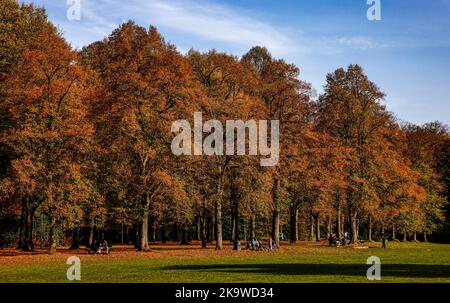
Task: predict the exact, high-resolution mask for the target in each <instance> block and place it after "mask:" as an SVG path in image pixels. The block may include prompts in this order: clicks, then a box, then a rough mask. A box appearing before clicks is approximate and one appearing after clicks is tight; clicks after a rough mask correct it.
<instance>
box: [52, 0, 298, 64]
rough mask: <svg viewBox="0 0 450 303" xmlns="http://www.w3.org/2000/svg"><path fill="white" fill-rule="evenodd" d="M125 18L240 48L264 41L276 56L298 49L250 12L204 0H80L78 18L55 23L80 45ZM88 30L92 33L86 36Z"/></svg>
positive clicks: (283, 33)
mask: <svg viewBox="0 0 450 303" xmlns="http://www.w3.org/2000/svg"><path fill="white" fill-rule="evenodd" d="M125 19H131V20H134V21H136V22H137V23H139V24H141V25H145V26H148V25H149V24H151V25H154V26H156V27H158V28H165V29H167V30H170V31H175V32H179V33H183V34H185V35H186V34H187V35H190V36H192V37H197V39H203V40H207V41H216V42H220V43H224V44H226V45H229V46H231V47H235V48H240V49H243V48H250V47H251V46H254V45H264V46H266V47H267V48H269V50H270V51H271V52H273V53H274V54H275V55H277V56H282V55H284V54H286V53H289V52H294V51H298V50H299V49H297V48H296V47H295V46H294V45H292V43H291V41H290V40H291V38H290V37H289V35H288V34H287V33H285V32H284V31H282V30H279V29H277V28H275V27H274V26H272V25H270V24H269V23H267V22H264V21H261V20H258V19H257V18H255V17H254V16H252V14H251V12H249V11H244V10H242V9H238V8H235V7H231V6H226V5H222V4H216V3H208V2H204V1H193V0H187V1H178V0H175V1H170V2H169V1H163V0H148V1H138V0H128V1H120V0H82V20H81V22H69V21H67V20H64V19H59V20H61V21H60V22H57V23H58V24H59V25H60V26H61V27H62V28H63V30H64V31H65V32H66V33H67V34H69V35H70V36H72V37H69V40H71V38H72V41H73V40H76V41H73V43H74V44H75V45H76V46H78V47H80V46H82V45H83V44H86V42H87V41H89V40H90V41H89V42H92V41H95V40H98V39H101V38H103V37H104V36H106V35H108V34H109V33H110V32H111V31H112V30H113V29H114V28H115V27H117V25H118V24H120V23H122V22H123V20H125ZM76 31H78V34H76V33H75V32H76ZM81 33H82V34H81ZM89 33H90V34H91V37H86V34H89ZM81 35H82V37H81ZM75 36H76V39H73V37H75ZM83 37H85V38H83ZM168 38H170V37H168ZM89 42H88V43H89ZM80 44H81V45H80ZM193 46H195V43H194V45H193Z"/></svg>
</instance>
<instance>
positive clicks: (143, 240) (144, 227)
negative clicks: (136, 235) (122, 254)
mask: <svg viewBox="0 0 450 303" xmlns="http://www.w3.org/2000/svg"><path fill="white" fill-rule="evenodd" d="M148 215H149V211H148V210H144V215H143V218H142V222H141V233H140V242H139V250H140V251H142V250H148V249H149V246H148Z"/></svg>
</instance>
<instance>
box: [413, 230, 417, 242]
mask: <svg viewBox="0 0 450 303" xmlns="http://www.w3.org/2000/svg"><path fill="white" fill-rule="evenodd" d="M413 237H414V242H417V232H414V234H413Z"/></svg>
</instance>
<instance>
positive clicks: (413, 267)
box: [161, 263, 450, 278]
mask: <svg viewBox="0 0 450 303" xmlns="http://www.w3.org/2000/svg"><path fill="white" fill-rule="evenodd" d="M369 267H370V265H364V264H363V265H362V264H298V263H297V264H229V265H227V264H220V265H174V266H166V267H162V268H161V269H162V270H180V271H189V270H193V271H209V272H221V273H224V272H228V273H241V274H265V275H291V276H296V275H297V276H303V275H304V276H307V275H339V276H363V277H365V276H366V272H367V269H368V268H369ZM381 275H382V276H386V277H404V278H407V277H409V278H450V265H436V264H381Z"/></svg>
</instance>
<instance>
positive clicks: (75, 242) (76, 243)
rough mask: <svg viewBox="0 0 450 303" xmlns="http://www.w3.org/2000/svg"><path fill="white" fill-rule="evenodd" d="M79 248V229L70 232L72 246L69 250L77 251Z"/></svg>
mask: <svg viewBox="0 0 450 303" xmlns="http://www.w3.org/2000/svg"><path fill="white" fill-rule="evenodd" d="M79 248H80V228H79V227H77V228H74V229H73V230H72V245H71V246H70V249H79Z"/></svg>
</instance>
